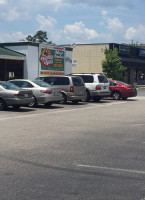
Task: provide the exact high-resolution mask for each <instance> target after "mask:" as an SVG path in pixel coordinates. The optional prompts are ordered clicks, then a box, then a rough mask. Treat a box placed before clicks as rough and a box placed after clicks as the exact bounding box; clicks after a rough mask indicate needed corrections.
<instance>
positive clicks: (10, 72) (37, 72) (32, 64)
mask: <svg viewBox="0 0 145 200" xmlns="http://www.w3.org/2000/svg"><path fill="white" fill-rule="evenodd" d="M0 48H1V49H7V50H8V51H7V52H5V55H6V60H4V59H1V58H0V73H1V75H0V76H1V79H2V80H9V79H14V78H24V79H30V80H34V79H35V78H37V77H39V76H41V75H43V76H48V75H53V74H55V75H56V74H59V75H63V74H70V73H72V48H69V47H59V46H50V45H48V44H40V43H33V42H17V43H1V44H0ZM10 52H13V53H16V54H17V57H16V56H13V58H14V57H16V58H15V59H10V58H9V54H10ZM18 55H19V58H18ZM20 56H21V58H20Z"/></svg>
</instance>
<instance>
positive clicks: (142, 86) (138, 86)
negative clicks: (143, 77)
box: [136, 85, 145, 89]
mask: <svg viewBox="0 0 145 200" xmlns="http://www.w3.org/2000/svg"><path fill="white" fill-rule="evenodd" d="M136 89H145V85H137V86H136Z"/></svg>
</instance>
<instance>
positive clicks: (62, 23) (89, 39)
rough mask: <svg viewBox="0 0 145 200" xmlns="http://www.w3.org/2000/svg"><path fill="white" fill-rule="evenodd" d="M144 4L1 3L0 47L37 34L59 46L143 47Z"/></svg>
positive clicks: (125, 0) (133, 0)
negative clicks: (40, 33) (45, 34)
mask: <svg viewBox="0 0 145 200" xmlns="http://www.w3.org/2000/svg"><path fill="white" fill-rule="evenodd" d="M144 9H145V0H0V43H3V42H18V41H20V40H26V37H27V36H28V35H32V36H33V35H34V34H36V32H37V31H38V30H43V31H46V32H47V37H48V41H52V42H53V43H55V44H56V45H61V44H73V43H76V44H93V43H112V42H113V43H126V44H131V43H132V42H133V43H138V44H145V12H144Z"/></svg>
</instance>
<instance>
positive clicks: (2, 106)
mask: <svg viewBox="0 0 145 200" xmlns="http://www.w3.org/2000/svg"><path fill="white" fill-rule="evenodd" d="M5 108H6V103H5V101H4V100H3V99H0V110H5Z"/></svg>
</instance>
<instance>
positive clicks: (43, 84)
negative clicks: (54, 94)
mask: <svg viewBox="0 0 145 200" xmlns="http://www.w3.org/2000/svg"><path fill="white" fill-rule="evenodd" d="M33 83H35V84H36V85H39V86H40V87H50V84H48V83H45V82H44V81H40V80H35V81H33Z"/></svg>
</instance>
